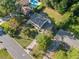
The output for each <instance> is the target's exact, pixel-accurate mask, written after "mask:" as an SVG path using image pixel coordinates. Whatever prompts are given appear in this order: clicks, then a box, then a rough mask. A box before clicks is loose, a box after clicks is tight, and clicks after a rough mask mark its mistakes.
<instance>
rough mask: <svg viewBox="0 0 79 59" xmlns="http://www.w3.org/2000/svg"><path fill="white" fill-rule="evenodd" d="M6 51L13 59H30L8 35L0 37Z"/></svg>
mask: <svg viewBox="0 0 79 59" xmlns="http://www.w3.org/2000/svg"><path fill="white" fill-rule="evenodd" d="M0 39H1V41H2V42H3V44H4V46H5V48H6V49H7V51H8V52H9V53H10V54H11V55H12V56H13V58H14V59H32V58H31V57H30V56H29V55H28V54H26V52H25V51H24V49H23V48H22V47H21V46H20V45H19V44H18V43H17V42H16V41H15V40H14V39H13V38H11V37H10V36H9V35H2V36H0Z"/></svg>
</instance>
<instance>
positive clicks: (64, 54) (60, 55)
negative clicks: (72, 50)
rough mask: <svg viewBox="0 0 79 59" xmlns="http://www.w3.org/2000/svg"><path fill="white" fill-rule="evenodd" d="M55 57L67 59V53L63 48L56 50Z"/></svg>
mask: <svg viewBox="0 0 79 59" xmlns="http://www.w3.org/2000/svg"><path fill="white" fill-rule="evenodd" d="M55 59H67V56H66V53H65V52H64V51H62V50H60V51H58V52H56V54H55Z"/></svg>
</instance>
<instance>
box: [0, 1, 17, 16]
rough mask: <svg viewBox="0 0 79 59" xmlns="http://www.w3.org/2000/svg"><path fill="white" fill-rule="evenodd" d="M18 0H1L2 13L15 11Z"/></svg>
mask: <svg viewBox="0 0 79 59" xmlns="http://www.w3.org/2000/svg"><path fill="white" fill-rule="evenodd" d="M15 3H16V0H0V15H3V16H5V15H7V14H9V13H11V12H15V10H16V6H15Z"/></svg>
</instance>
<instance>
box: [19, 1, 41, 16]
mask: <svg viewBox="0 0 79 59" xmlns="http://www.w3.org/2000/svg"><path fill="white" fill-rule="evenodd" d="M20 4H21V7H22V8H21V10H22V12H23V14H24V15H27V14H29V12H30V11H31V10H33V9H34V8H36V7H37V6H38V5H40V4H41V3H40V2H39V0H20Z"/></svg>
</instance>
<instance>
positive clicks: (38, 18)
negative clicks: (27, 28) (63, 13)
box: [29, 13, 52, 28]
mask: <svg viewBox="0 0 79 59" xmlns="http://www.w3.org/2000/svg"><path fill="white" fill-rule="evenodd" d="M29 21H30V22H31V23H32V24H33V25H35V26H37V27H38V28H43V27H44V28H47V27H49V26H50V25H52V24H51V21H50V19H48V18H45V17H44V16H42V15H41V14H37V13H34V14H31V15H30V20H29Z"/></svg>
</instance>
